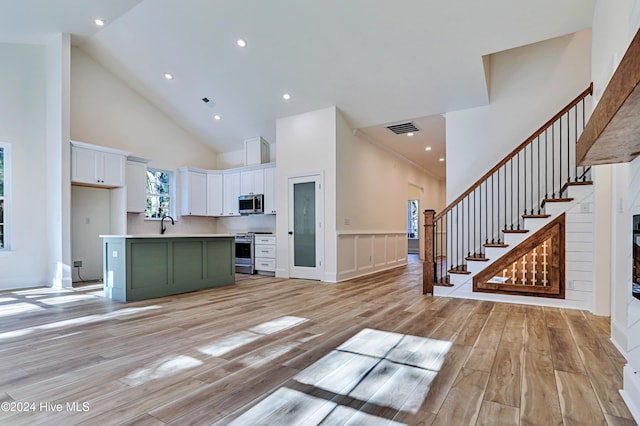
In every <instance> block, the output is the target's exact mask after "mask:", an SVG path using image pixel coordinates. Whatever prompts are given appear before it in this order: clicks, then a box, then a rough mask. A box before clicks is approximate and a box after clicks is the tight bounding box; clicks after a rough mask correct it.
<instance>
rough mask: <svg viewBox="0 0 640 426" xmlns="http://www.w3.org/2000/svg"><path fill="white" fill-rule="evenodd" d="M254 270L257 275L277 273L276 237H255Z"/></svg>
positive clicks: (259, 235) (258, 235)
mask: <svg viewBox="0 0 640 426" xmlns="http://www.w3.org/2000/svg"><path fill="white" fill-rule="evenodd" d="M254 257H255V258H254V266H255V267H254V269H255V270H256V272H257V273H261V272H268V273H275V271H276V237H275V235H261V234H256V236H255V237H254Z"/></svg>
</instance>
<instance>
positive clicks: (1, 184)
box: [0, 142, 11, 251]
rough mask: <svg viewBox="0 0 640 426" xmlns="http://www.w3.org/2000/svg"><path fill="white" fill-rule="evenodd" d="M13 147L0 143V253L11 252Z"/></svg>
mask: <svg viewBox="0 0 640 426" xmlns="http://www.w3.org/2000/svg"><path fill="white" fill-rule="evenodd" d="M10 193H11V145H9V144H8V143H3V142H0V251H6V250H9V249H10V247H11V239H10V232H9V230H10V223H9V218H10V212H11V210H10V208H11V197H10Z"/></svg>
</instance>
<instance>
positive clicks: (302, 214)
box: [289, 174, 324, 280]
mask: <svg viewBox="0 0 640 426" xmlns="http://www.w3.org/2000/svg"><path fill="white" fill-rule="evenodd" d="M322 212H323V209H322V176H321V175H320V174H314V175H308V176H297V177H290V178H289V277H291V278H303V279H310V280H320V279H322V273H323V269H324V267H323V265H322V253H323V248H324V238H323V223H322V222H323V215H322Z"/></svg>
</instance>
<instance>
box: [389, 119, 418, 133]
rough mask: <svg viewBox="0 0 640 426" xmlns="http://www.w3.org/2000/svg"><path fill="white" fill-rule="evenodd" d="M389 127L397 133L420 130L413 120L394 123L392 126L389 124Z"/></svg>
mask: <svg viewBox="0 0 640 426" xmlns="http://www.w3.org/2000/svg"><path fill="white" fill-rule="evenodd" d="M387 129H389V130H391V131H392V132H393V133H395V134H396V135H404V134H405V133H412V132H418V131H420V129H418V128H417V127H416V126H415V124H413V123H412V122H410V121H409V122H407V123H400V124H393V125H391V126H387Z"/></svg>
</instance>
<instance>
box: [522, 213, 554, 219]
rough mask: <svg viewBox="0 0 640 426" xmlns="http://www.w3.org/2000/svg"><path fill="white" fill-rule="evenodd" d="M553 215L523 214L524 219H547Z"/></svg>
mask: <svg viewBox="0 0 640 426" xmlns="http://www.w3.org/2000/svg"><path fill="white" fill-rule="evenodd" d="M549 217H551V215H550V214H523V215H522V218H523V219H547V218H549Z"/></svg>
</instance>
